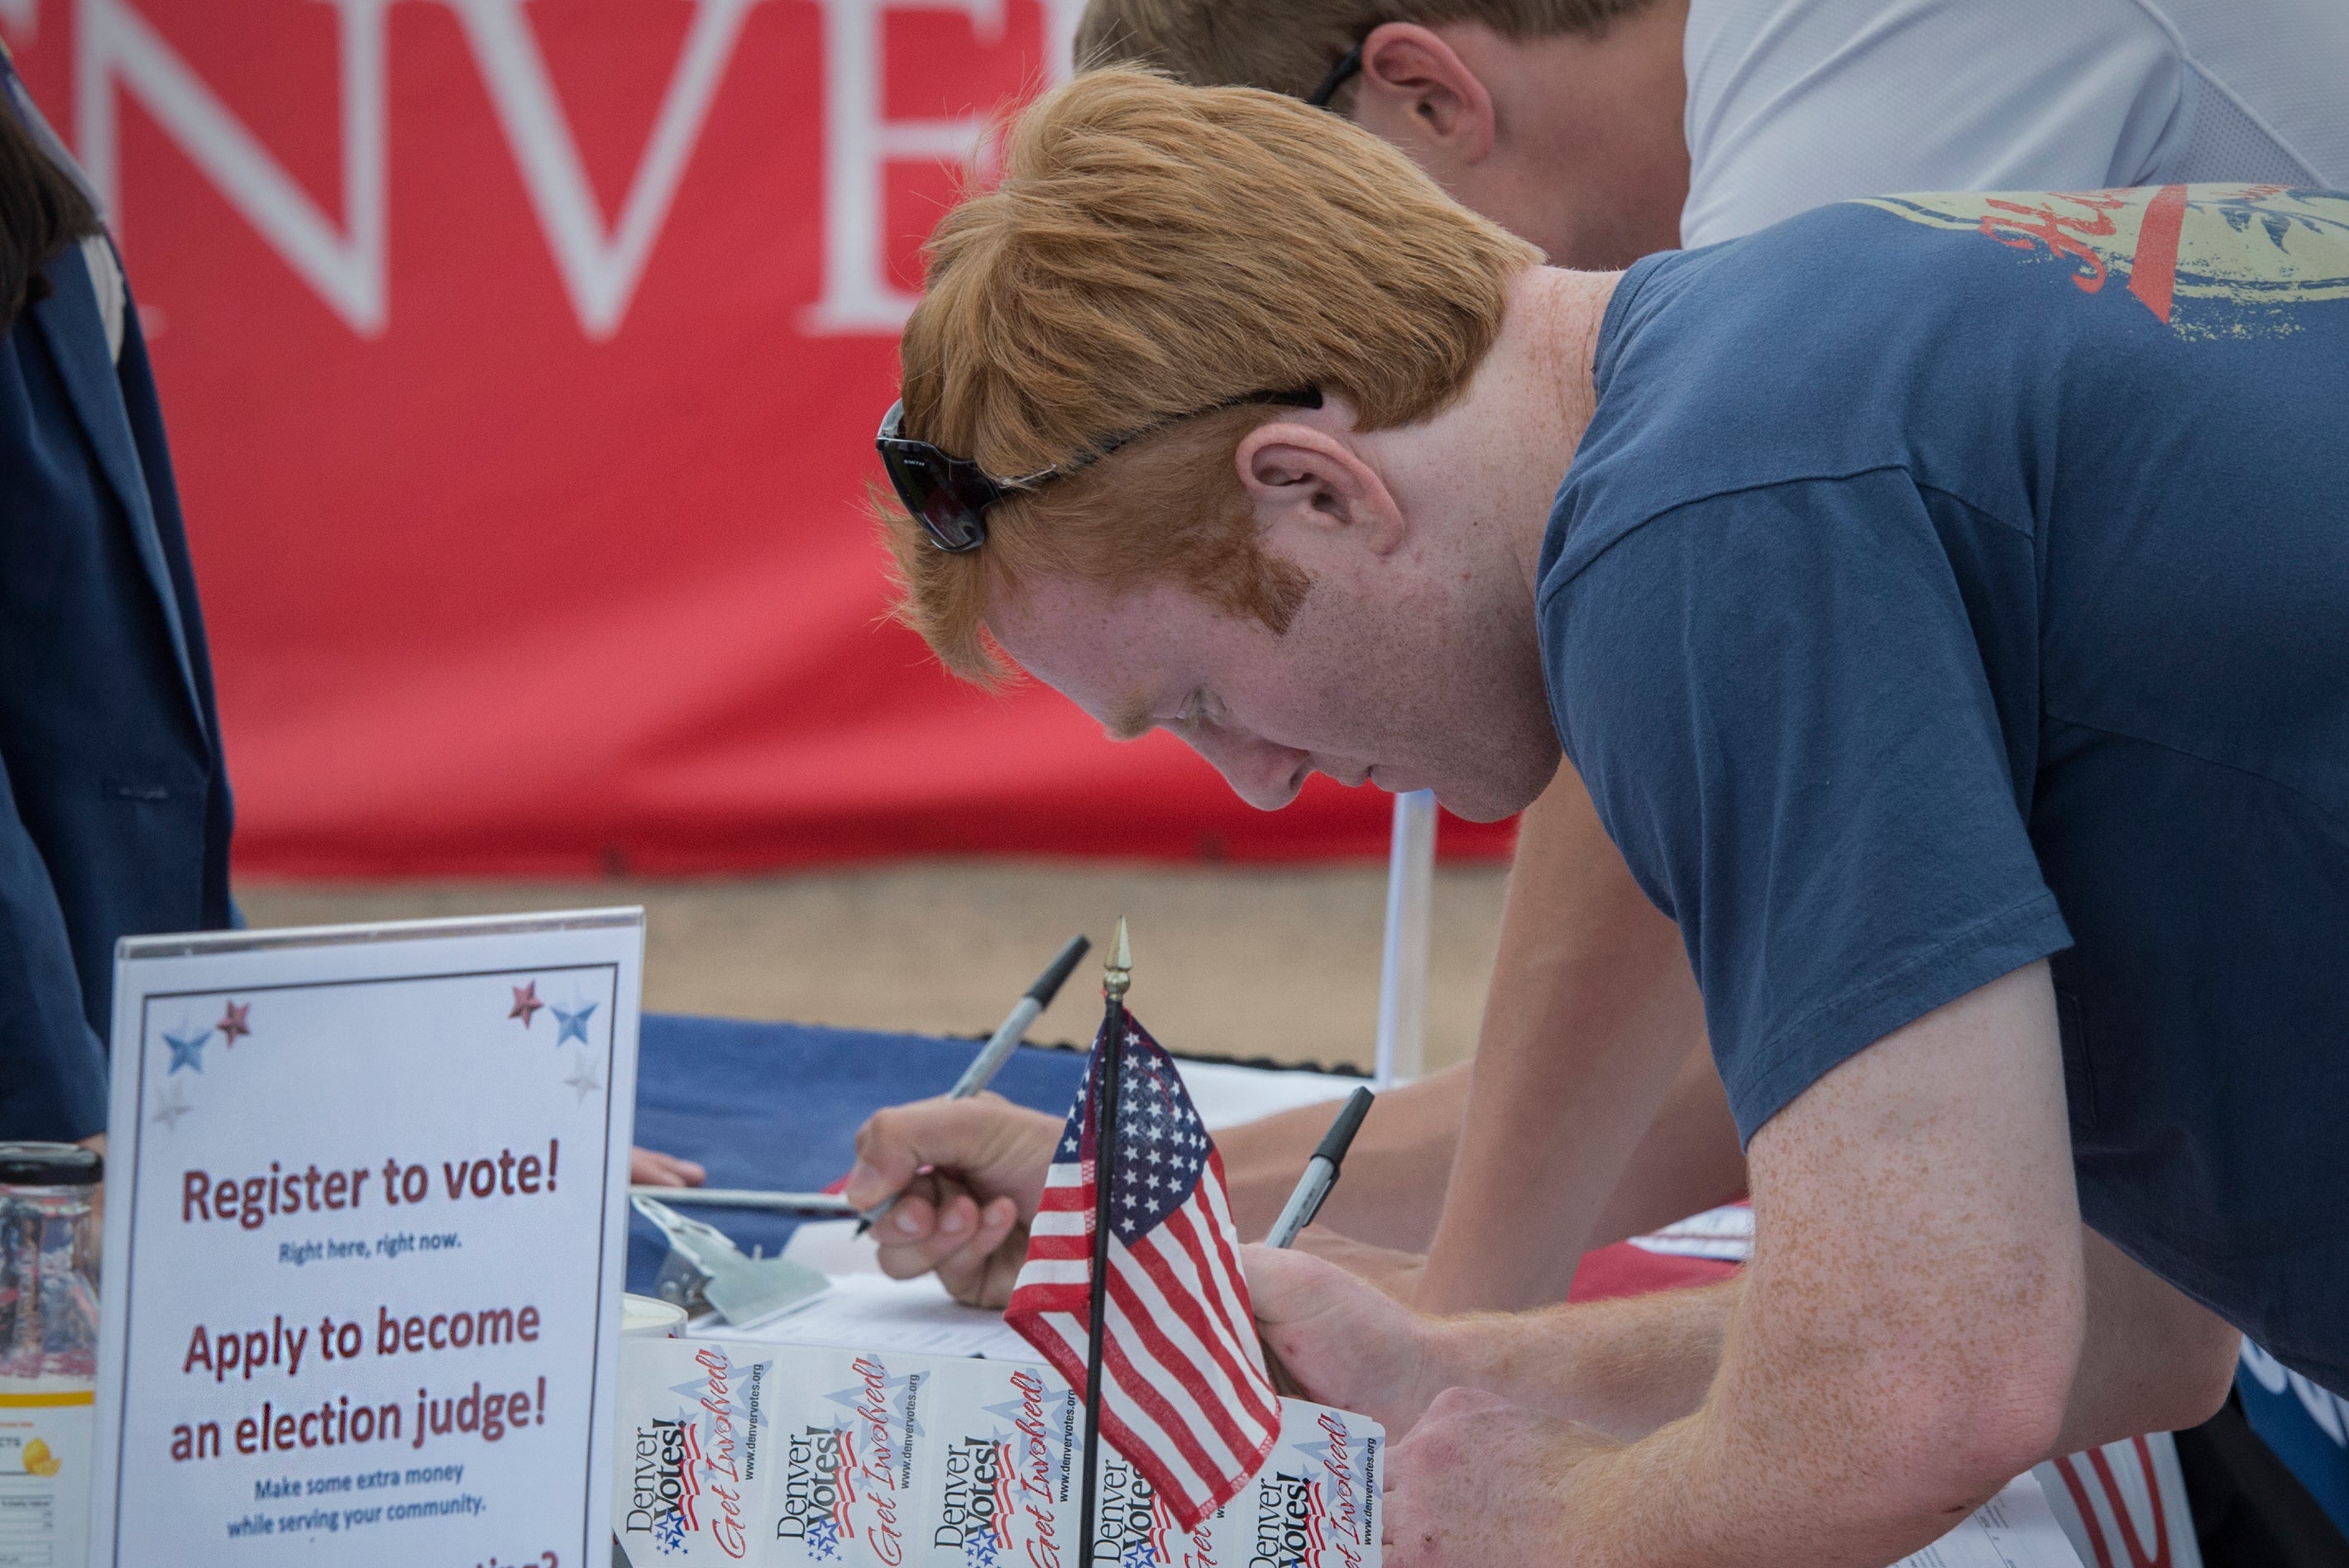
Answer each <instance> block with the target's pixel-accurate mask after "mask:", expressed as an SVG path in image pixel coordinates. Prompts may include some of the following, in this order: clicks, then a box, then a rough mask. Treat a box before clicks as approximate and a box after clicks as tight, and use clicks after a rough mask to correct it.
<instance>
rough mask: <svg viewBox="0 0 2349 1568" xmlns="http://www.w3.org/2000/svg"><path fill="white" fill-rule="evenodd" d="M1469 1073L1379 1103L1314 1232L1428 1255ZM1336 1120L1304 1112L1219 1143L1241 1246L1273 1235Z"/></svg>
mask: <svg viewBox="0 0 2349 1568" xmlns="http://www.w3.org/2000/svg"><path fill="white" fill-rule="evenodd" d="M1468 1068H1469V1064H1467V1063H1465V1062H1463V1063H1461V1064H1459V1065H1458V1066H1456V1067H1451V1068H1445V1069H1444V1071H1442V1072H1439V1073H1434V1074H1431V1075H1430V1076H1429V1077H1427V1078H1422V1079H1420V1080H1419V1081H1418V1082H1417V1083H1411V1084H1403V1085H1402V1086H1400V1087H1398V1088H1391V1089H1388V1090H1387V1091H1386V1092H1385V1093H1383V1094H1381V1095H1380V1096H1379V1098H1378V1100H1377V1102H1376V1103H1375V1104H1373V1105H1372V1106H1371V1113H1370V1115H1368V1116H1367V1117H1365V1118H1363V1119H1362V1127H1361V1131H1360V1132H1357V1133H1356V1134H1355V1135H1354V1146H1353V1148H1352V1149H1351V1150H1349V1151H1348V1153H1347V1155H1346V1171H1345V1180H1344V1181H1340V1182H1339V1183H1338V1185H1337V1186H1335V1187H1333V1188H1331V1189H1330V1196H1329V1199H1328V1201H1327V1202H1324V1203H1323V1204H1322V1205H1321V1215H1320V1218H1319V1221H1318V1222H1317V1223H1319V1224H1321V1225H1326V1226H1328V1227H1329V1228H1330V1229H1331V1230H1334V1231H1340V1232H1342V1233H1345V1234H1346V1235H1349V1236H1351V1237H1352V1238H1353V1239H1354V1240H1356V1241H1358V1242H1368V1243H1371V1245H1373V1246H1381V1247H1401V1248H1403V1249H1406V1250H1408V1251H1411V1252H1418V1251H1420V1250H1421V1249H1423V1248H1424V1247H1425V1246H1426V1245H1427V1239H1428V1237H1429V1236H1431V1235H1432V1234H1433V1233H1434V1231H1435V1222H1436V1219H1437V1216H1439V1215H1440V1214H1442V1213H1443V1212H1444V1172H1445V1171H1448V1170H1449V1169H1450V1168H1451V1165H1452V1151H1453V1149H1454V1147H1455V1146H1456V1145H1457V1144H1458V1143H1459V1141H1460V1118H1461V1113H1462V1112H1463V1111H1464V1109H1466V1107H1467V1103H1468ZM1334 1112H1335V1106H1334V1103H1333V1104H1331V1105H1309V1106H1303V1107H1300V1108H1299V1109H1296V1110H1285V1111H1282V1112H1281V1113H1279V1114H1278V1116H1268V1117H1265V1118H1263V1119H1259V1120H1257V1121H1251V1122H1247V1123H1246V1124H1244V1125H1242V1126H1239V1127H1229V1128H1226V1129H1225V1130H1222V1131H1221V1132H1218V1133H1216V1148H1217V1149H1218V1150H1221V1151H1222V1153H1223V1156H1224V1175H1225V1178H1226V1180H1227V1181H1229V1183H1230V1192H1231V1202H1232V1218H1233V1219H1234V1220H1236V1221H1237V1222H1238V1223H1239V1228H1240V1234H1241V1235H1242V1236H1244V1237H1247V1239H1249V1240H1251V1241H1252V1240H1254V1239H1256V1238H1257V1237H1259V1236H1261V1235H1263V1234H1264V1233H1266V1232H1267V1231H1269V1230H1270V1229H1272V1222H1273V1221H1275V1220H1277V1219H1278V1218H1279V1217H1280V1210H1281V1205H1283V1204H1284V1203H1286V1202H1288V1194H1289V1193H1290V1191H1293V1190H1294V1189H1295V1187H1296V1186H1297V1178H1298V1174H1299V1172H1300V1171H1303V1170H1304V1169H1305V1161H1307V1160H1308V1159H1309V1158H1310V1157H1311V1155H1312V1153H1313V1148H1314V1145H1316V1144H1318V1143H1319V1142H1320V1141H1321V1135H1322V1134H1323V1133H1325V1132H1327V1131H1329V1130H1330V1116H1331V1115H1332V1114H1334Z"/></svg>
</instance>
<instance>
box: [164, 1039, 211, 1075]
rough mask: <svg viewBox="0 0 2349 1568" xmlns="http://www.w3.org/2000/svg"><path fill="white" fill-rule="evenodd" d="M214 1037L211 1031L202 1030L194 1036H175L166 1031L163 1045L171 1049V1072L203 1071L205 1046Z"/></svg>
mask: <svg viewBox="0 0 2349 1568" xmlns="http://www.w3.org/2000/svg"><path fill="white" fill-rule="evenodd" d="M211 1038H212V1031H211V1030H210V1029H204V1030H201V1031H199V1032H198V1033H196V1034H192V1035H175V1034H173V1033H171V1031H170V1030H169V1029H166V1030H164V1031H163V1043H164V1044H165V1045H167V1046H169V1047H171V1071H172V1072H178V1071H179V1070H180V1069H181V1068H194V1069H195V1070H196V1071H197V1072H202V1071H203V1070H204V1057H203V1049H204V1044H205V1042H206V1041H208V1040H210V1039H211Z"/></svg>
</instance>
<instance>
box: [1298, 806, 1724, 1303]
mask: <svg viewBox="0 0 2349 1568" xmlns="http://www.w3.org/2000/svg"><path fill="white" fill-rule="evenodd" d="M1703 1046H1704V1009H1703V1003H1702V998H1701V997H1700V996H1699V995H1698V993H1697V988H1696V981H1695V978H1694V976H1693V975H1691V974H1690V972H1689V966H1688V959H1687V956H1686V954H1684V953H1683V952H1682V947H1681V939H1680V931H1679V928H1678V927H1677V926H1675V925H1674V924H1673V923H1671V921H1670V920H1669V919H1667V918H1666V917H1665V916H1664V915H1663V914H1662V913H1661V912H1660V911H1658V910H1657V909H1656V907H1655V906H1654V905H1653V904H1651V903H1649V902H1648V899H1647V896H1646V895H1645V894H1644V893H1642V892H1640V889H1639V885H1638V884H1637V883H1636V882H1633V881H1632V880H1631V872H1630V868H1629V867H1627V866H1626V865H1625V864H1624V863H1623V857H1622V855H1621V854H1620V853H1619V852H1618V851H1617V850H1616V848H1615V846H1614V844H1613V843H1612V842H1611V841H1609V839H1608V837H1607V834H1606V831H1605V830H1604V829H1602V828H1601V827H1600V826H1599V816H1598V813H1597V811H1596V810H1593V809H1592V807H1591V804H1590V797H1589V795H1588V792H1587V791H1585V790H1584V789H1583V787H1582V780H1581V779H1579V778H1578V776H1577V775H1576V774H1575V772H1574V770H1573V769H1571V768H1570V767H1566V766H1563V765H1561V766H1560V768H1559V769H1558V773H1557V779H1555V780H1554V781H1553V782H1552V783H1551V785H1550V787H1549V788H1548V789H1547V790H1545V791H1544V792H1543V794H1542V797H1541V799H1538V800H1537V801H1536V802H1534V804H1533V805H1532V807H1530V808H1529V809H1528V810H1526V814H1525V816H1524V818H1523V820H1521V822H1520V824H1519V826H1518V830H1517V855H1516V868H1515V870H1514V871H1513V872H1512V873H1511V875H1510V878H1509V901H1508V906H1507V908H1506V911H1505V913H1503V916H1502V922H1501V945H1500V953H1499V956H1498V958H1497V960H1496V962H1495V965H1494V975H1493V988H1492V993H1491V995H1489V996H1488V997H1487V998H1486V1001H1485V1025H1484V1031H1483V1034H1482V1036H1481V1037H1480V1038H1479V1040H1478V1044H1477V1053H1476V1061H1475V1085H1474V1087H1473V1088H1472V1089H1471V1090H1470V1093H1469V1097H1468V1108H1467V1119H1468V1125H1469V1126H1471V1127H1473V1128H1474V1129H1475V1135H1474V1136H1473V1137H1470V1138H1468V1139H1466V1140H1464V1141H1463V1143H1462V1144H1461V1147H1460V1152H1459V1155H1458V1157H1457V1159H1456V1160H1455V1161H1454V1165H1453V1171H1452V1181H1451V1185H1450V1191H1449V1194H1448V1197H1447V1199H1446V1202H1445V1206H1444V1219H1443V1222H1442V1223H1441V1225H1439V1227H1438V1228H1437V1231H1436V1234H1435V1239H1434V1243H1433V1246H1432V1247H1431V1248H1430V1249H1429V1253H1428V1261H1427V1272H1426V1277H1425V1279H1424V1281H1423V1284H1422V1285H1421V1287H1420V1295H1419V1296H1418V1300H1419V1304H1420V1305H1422V1306H1423V1307H1425V1308H1427V1309H1428V1310H1431V1311H1437V1312H1444V1311H1460V1310H1464V1309H1468V1308H1479V1307H1485V1308H1516V1307H1526V1306H1534V1305H1542V1304H1545V1303H1548V1302H1555V1301H1559V1300H1563V1299H1564V1298H1565V1295H1566V1290H1567V1286H1568V1284H1570V1283H1571V1282H1572V1280H1573V1278H1574V1268H1575V1264H1576V1263H1577V1262H1578V1260H1579V1259H1580V1257H1581V1255H1582V1253H1584V1251H1585V1250H1587V1249H1588V1247H1589V1246H1591V1245H1593V1244H1595V1243H1598V1242H1600V1241H1614V1240H1619V1239H1620V1238H1621V1237H1622V1236H1625V1235H1634V1234H1638V1233H1640V1232H1641V1231H1645V1230H1651V1229H1653V1228H1655V1227H1656V1226H1657V1225H1660V1224H1666V1223H1669V1222H1671V1221H1673V1220H1676V1219H1679V1218H1681V1217H1682V1215H1685V1214H1688V1213H1691V1212H1694V1211H1696V1210H1698V1209H1702V1208H1705V1207H1708V1206H1710V1205H1711V1204H1713V1203H1717V1202H1723V1201H1724V1200H1725V1199H1727V1198H1729V1197H1732V1196H1733V1195H1735V1193H1736V1192H1737V1191H1739V1190H1740V1189H1741V1188H1742V1187H1743V1186H1744V1170H1743V1162H1742V1161H1740V1160H1739V1158H1738V1155H1737V1140H1736V1132H1735V1130H1734V1127H1733V1124H1731V1123H1730V1121H1729V1118H1728V1108H1727V1106H1726V1104H1725V1102H1723V1099H1722V1098H1721V1092H1720V1088H1719V1084H1718V1082H1717V1080H1714V1079H1713V1078H1712V1073H1711V1068H1710V1065H1709V1063H1706V1064H1700V1065H1698V1066H1696V1067H1695V1068H1694V1069H1693V1074H1692V1076H1691V1075H1684V1074H1683V1068H1687V1067H1688V1066H1689V1064H1690V1058H1691V1056H1692V1052H1695V1051H1700V1050H1702V1047H1703ZM1676 1086H1677V1088H1678V1089H1679V1093H1678V1094H1677V1095H1676V1094H1675V1093H1674V1090H1675V1088H1676ZM1668 1099H1671V1101H1672V1102H1673V1108H1674V1114H1673V1115H1671V1117H1668V1118H1665V1119H1661V1120H1660V1119H1659V1117H1658V1112H1659V1110H1660V1109H1662V1108H1663V1107H1664V1106H1665V1105H1666V1103H1667V1100H1668ZM1651 1128H1652V1129H1654V1136H1651V1135H1650V1130H1651ZM1643 1140H1646V1142H1645V1145H1644V1146H1643ZM1635 1151H1636V1154H1637V1155H1638V1158H1637V1159H1636V1160H1635ZM1627 1171H1628V1172H1629V1173H1630V1179H1628V1180H1626V1179H1625V1178H1626V1176H1627ZM1342 1228H1343V1227H1342V1226H1340V1229H1342ZM1609 1232H1611V1234H1609ZM1364 1239H1366V1240H1367V1239H1369V1238H1364Z"/></svg>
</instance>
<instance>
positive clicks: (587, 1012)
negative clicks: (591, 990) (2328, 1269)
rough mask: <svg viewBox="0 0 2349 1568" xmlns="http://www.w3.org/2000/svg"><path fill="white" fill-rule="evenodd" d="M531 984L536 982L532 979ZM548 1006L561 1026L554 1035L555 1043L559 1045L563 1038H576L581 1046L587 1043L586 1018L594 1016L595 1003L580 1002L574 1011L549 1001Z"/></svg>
mask: <svg viewBox="0 0 2349 1568" xmlns="http://www.w3.org/2000/svg"><path fill="white" fill-rule="evenodd" d="M534 984H536V982H534V981H533V985H534ZM548 1006H549V1007H550V1008H552V1009H553V1011H554V1021H555V1022H556V1023H557V1024H560V1025H561V1026H563V1027H562V1029H561V1030H560V1032H558V1033H557V1034H556V1035H555V1037H554V1043H555V1044H556V1045H558V1046H559V1045H561V1044H562V1043H563V1042H564V1041H565V1040H576V1041H578V1042H579V1043H580V1044H581V1045H583V1046H584V1045H585V1044H587V1043H588V1042H587V1020H588V1019H589V1018H591V1017H593V1016H595V1003H593V1002H582V1003H581V1004H580V1005H579V1010H578V1011H577V1012H575V1013H566V1012H564V1010H563V1009H562V1008H561V1007H558V1006H554V1004H553V1003H549V1004H548Z"/></svg>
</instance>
